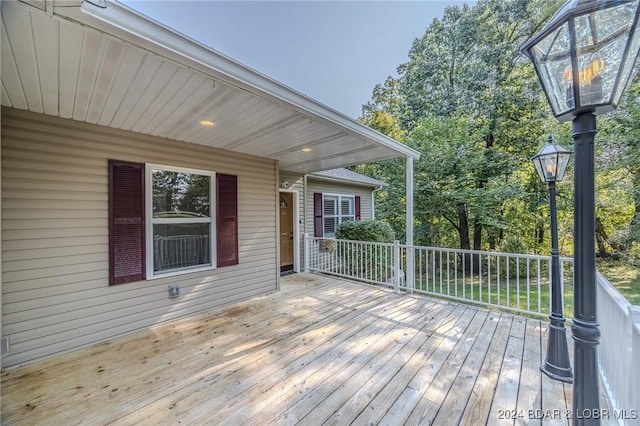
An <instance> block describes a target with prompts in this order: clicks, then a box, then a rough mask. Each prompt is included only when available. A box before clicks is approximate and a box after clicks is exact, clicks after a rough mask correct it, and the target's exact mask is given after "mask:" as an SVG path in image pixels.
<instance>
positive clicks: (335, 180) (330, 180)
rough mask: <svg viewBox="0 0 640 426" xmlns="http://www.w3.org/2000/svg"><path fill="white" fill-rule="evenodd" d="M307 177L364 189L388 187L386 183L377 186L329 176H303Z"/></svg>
mask: <svg viewBox="0 0 640 426" xmlns="http://www.w3.org/2000/svg"><path fill="white" fill-rule="evenodd" d="M307 175H308V176H309V178H310V179H314V180H321V181H324V182H332V183H342V184H347V185H355V186H364V187H366V188H382V187H385V186H389V184H388V183H384V182H382V185H379V184H375V183H366V182H361V181H357V180H351V179H342V178H337V177H330V176H318V175H315V174H313V173H307V174H305V176H307Z"/></svg>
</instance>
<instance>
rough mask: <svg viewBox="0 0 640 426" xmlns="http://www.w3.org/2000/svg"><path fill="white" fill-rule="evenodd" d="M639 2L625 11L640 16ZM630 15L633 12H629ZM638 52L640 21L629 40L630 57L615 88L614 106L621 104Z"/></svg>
mask: <svg viewBox="0 0 640 426" xmlns="http://www.w3.org/2000/svg"><path fill="white" fill-rule="evenodd" d="M638 3H639V2H638V1H634V2H631V3H630V4H627V5H625V6H624V8H625V9H633V11H635V13H636V14H638V8H640V4H638ZM627 12H628V13H629V12H631V10H628V11H627ZM638 50H640V20H639V22H637V23H636V27H635V31H634V33H633V36H632V38H631V39H630V40H629V50H628V56H627V57H626V58H625V60H624V65H623V68H622V69H621V70H620V79H619V82H618V85H617V86H616V87H614V88H613V104H614V105H618V103H619V102H620V97H621V96H622V93H623V92H624V89H625V88H626V86H627V83H628V82H629V78H630V77H631V73H632V71H633V65H634V63H635V61H636V58H637V56H638Z"/></svg>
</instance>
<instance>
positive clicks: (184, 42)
mask: <svg viewBox="0 0 640 426" xmlns="http://www.w3.org/2000/svg"><path fill="white" fill-rule="evenodd" d="M61 4H64V2H62V3H61ZM81 12H82V13H81ZM55 14H56V15H58V16H59V17H61V18H63V19H71V20H74V21H77V22H79V23H80V24H82V25H85V26H89V27H92V28H95V29H97V30H99V31H101V32H104V33H105V34H107V35H110V36H113V37H116V38H119V39H121V40H122V41H124V42H127V43H130V44H133V45H136V46H138V47H141V48H143V49H145V50H147V51H149V52H151V53H155V54H158V55H162V56H163V57H165V58H167V59H170V60H173V61H175V62H176V63H178V64H180V65H183V66H186V67H189V68H191V69H193V70H195V71H198V72H200V73H202V74H204V75H206V76H208V77H211V78H215V79H219V80H221V81H224V82H225V83H227V84H230V85H232V86H235V87H237V88H240V89H243V90H246V91H248V92H250V93H253V94H256V95H259V96H261V97H263V98H265V99H269V100H272V101H276V102H278V103H280V104H283V105H284V106H286V107H288V108H290V109H292V110H294V111H297V112H299V113H302V114H304V115H307V116H309V117H311V118H314V119H318V120H321V121H325V122H329V123H332V124H334V125H336V126H338V127H340V128H342V129H344V130H348V131H350V132H351V133H352V134H355V135H359V136H361V137H363V138H365V139H368V140H369V141H371V142H375V143H378V144H380V145H382V146H384V147H386V148H389V149H390V150H392V151H394V152H396V153H397V154H398V156H399V157H400V156H401V157H411V158H416V159H417V158H419V157H420V153H419V152H418V151H416V150H414V149H411V148H409V147H408V146H406V145H403V144H401V143H399V142H397V141H395V140H393V139H391V138H389V137H387V136H385V135H383V134H381V133H379V132H377V131H375V130H373V129H370V128H369V127H366V126H364V125H362V124H360V123H358V122H357V121H355V120H353V119H351V118H349V117H347V116H346V115H344V114H341V113H339V112H337V111H335V110H333V109H331V108H329V107H327V106H325V105H323V104H321V103H320V102H318V101H316V100H314V99H311V98H309V97H308V96H305V95H303V94H302V93H300V92H297V91H295V90H293V89H291V88H289V87H287V86H285V85H283V84H281V83H279V82H277V81H275V80H273V79H271V78H269V77H267V76H266V75H264V74H261V73H259V72H257V71H255V70H252V69H250V68H248V67H246V66H244V65H242V64H240V63H238V62H237V61H235V60H233V59H231V58H229V57H228V56H225V55H223V54H221V53H220V52H217V51H215V50H213V49H211V48H209V47H207V46H205V45H203V44H202V43H200V42H198V41H196V40H193V39H191V38H189V37H186V36H185V35H183V34H180V33H178V32H176V31H174V30H172V29H171V28H169V27H167V26H165V25H163V24H161V23H159V22H156V21H154V20H152V19H150V18H148V17H145V16H143V15H141V14H139V13H138V12H136V11H134V10H133V9H131V8H129V7H127V6H125V5H123V4H121V3H118V2H115V1H107V2H106V8H102V7H97V6H95V5H93V4H90V3H88V2H86V1H85V2H83V3H82V6H81V7H80V9H78V8H76V7H56V8H55ZM91 18H93V19H91Z"/></svg>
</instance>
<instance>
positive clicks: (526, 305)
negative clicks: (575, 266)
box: [416, 274, 573, 318]
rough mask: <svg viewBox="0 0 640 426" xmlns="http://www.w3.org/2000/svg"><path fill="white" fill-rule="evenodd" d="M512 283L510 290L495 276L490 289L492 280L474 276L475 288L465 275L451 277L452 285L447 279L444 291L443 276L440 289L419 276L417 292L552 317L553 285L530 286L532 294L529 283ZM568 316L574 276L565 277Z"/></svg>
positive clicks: (546, 283) (544, 283)
mask: <svg viewBox="0 0 640 426" xmlns="http://www.w3.org/2000/svg"><path fill="white" fill-rule="evenodd" d="M511 280H512V281H511V282H510V283H509V287H508V288H507V285H506V279H505V278H504V277H501V278H500V281H499V282H498V277H497V275H495V274H492V275H491V279H490V285H489V277H487V275H483V277H482V283H480V282H479V281H478V276H477V275H474V277H473V284H471V283H470V277H469V276H468V275H467V276H466V277H465V280H464V283H463V280H462V275H458V281H457V283H456V281H455V279H454V278H453V277H451V282H450V283H449V285H447V280H446V277H444V279H443V284H442V287H441V286H440V282H439V276H437V277H436V285H435V287H434V285H433V282H434V281H433V277H432V276H430V277H427V276H426V275H422V276H420V274H416V290H424V291H429V292H431V293H436V294H442V295H445V296H454V297H458V298H461V299H466V300H469V301H475V302H483V303H490V304H493V305H500V306H503V307H509V308H513V309H520V310H523V311H531V312H538V311H540V312H541V313H542V314H543V315H545V316H546V315H549V298H550V293H549V284H548V282H541V283H540V286H538V282H537V281H532V282H531V283H530V290H531V291H530V292H527V286H526V280H525V279H524V278H521V279H520V285H519V288H518V286H517V285H516V280H515V278H514V277H511ZM564 304H565V311H564V315H565V317H567V318H571V317H572V316H573V281H572V277H571V275H570V274H565V278H564Z"/></svg>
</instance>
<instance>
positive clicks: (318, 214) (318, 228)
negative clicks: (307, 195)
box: [313, 192, 324, 237]
mask: <svg viewBox="0 0 640 426" xmlns="http://www.w3.org/2000/svg"><path fill="white" fill-rule="evenodd" d="M313 236H314V237H324V232H322V193H319V192H314V194H313Z"/></svg>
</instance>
